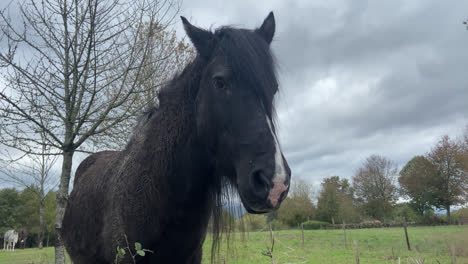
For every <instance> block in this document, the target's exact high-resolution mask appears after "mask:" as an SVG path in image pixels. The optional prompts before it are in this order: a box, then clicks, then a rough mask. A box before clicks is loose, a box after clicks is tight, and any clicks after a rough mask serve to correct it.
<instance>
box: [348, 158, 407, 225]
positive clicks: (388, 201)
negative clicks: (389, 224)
mask: <svg viewBox="0 0 468 264" xmlns="http://www.w3.org/2000/svg"><path fill="white" fill-rule="evenodd" d="M397 171H398V169H397V165H396V164H395V163H394V162H393V161H391V160H389V159H387V158H385V157H383V156H379V155H371V156H370V157H368V158H367V159H366V161H365V162H364V163H363V165H362V167H361V168H359V169H358V170H357V172H356V174H355V175H354V177H353V188H354V190H355V194H356V196H357V199H358V201H360V202H361V203H362V205H363V206H364V208H365V210H366V213H367V214H368V215H369V216H371V217H374V218H377V219H382V218H384V217H385V216H388V214H389V212H390V211H391V210H390V209H391V207H392V205H393V204H394V203H395V201H396V198H397V197H396V190H397V189H396V186H395V180H396V176H397V174H398V172H397Z"/></svg>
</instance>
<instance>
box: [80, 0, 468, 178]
mask: <svg viewBox="0 0 468 264" xmlns="http://www.w3.org/2000/svg"><path fill="white" fill-rule="evenodd" d="M269 11H273V12H274V14H275V18H276V25H277V30H276V35H275V38H274V41H273V43H272V49H273V52H274V53H275V55H276V57H277V61H278V65H279V80H280V89H281V94H280V95H279V98H277V104H278V111H277V112H278V117H279V118H278V119H279V120H278V127H279V137H280V143H281V145H282V148H283V151H284V154H285V157H286V159H287V160H288V162H289V165H290V167H291V169H292V172H293V177H301V178H304V179H307V180H309V181H311V182H313V183H315V184H317V185H318V184H319V183H320V181H321V180H322V179H323V178H324V177H328V176H332V175H338V176H341V177H346V178H351V177H352V176H353V174H354V172H355V170H356V169H357V168H358V167H359V166H360V165H361V163H362V162H363V160H364V159H365V158H366V157H368V156H369V155H371V154H380V155H383V156H386V157H388V158H390V159H392V160H394V161H395V162H397V164H398V165H399V166H400V168H401V167H402V166H403V165H404V164H406V162H407V161H408V160H410V159H411V158H412V157H413V156H415V155H421V154H426V153H427V152H428V151H429V150H430V149H431V147H432V146H433V145H434V144H435V142H436V141H437V140H438V138H440V137H441V136H442V135H443V134H448V135H450V136H451V137H456V136H458V135H460V134H461V133H462V131H463V129H464V127H465V126H466V125H468V30H466V27H465V25H463V24H462V22H463V21H464V20H465V19H467V18H468V1H440V0H438V1H428V0H419V1H417V0H411V1H406V0H391V1H346V0H327V1H323V0H322V1H314V0H288V1H280V0H277V1H272V0H256V1H252V0H248V1H247V0H236V1H232V0H229V1H219V0H205V1H194V0H185V2H184V4H183V7H182V12H181V15H183V16H185V17H187V18H188V19H189V20H190V22H191V23H193V24H195V25H197V26H201V27H204V28H213V29H214V28H216V27H219V26H222V25H226V24H228V25H235V26H239V27H247V28H253V27H257V26H259V25H260V24H261V22H262V21H263V19H264V18H265V17H266V16H267V14H268V12H269ZM175 27H176V29H177V31H178V35H179V36H183V35H184V32H183V29H182V25H181V23H180V22H177V23H176V24H175ZM83 157H84V156H82V155H78V156H77V158H79V159H82V158H83ZM78 164H79V161H78V160H77V161H76V162H74V165H75V166H74V167H76V165H78ZM317 187H318V186H317Z"/></svg>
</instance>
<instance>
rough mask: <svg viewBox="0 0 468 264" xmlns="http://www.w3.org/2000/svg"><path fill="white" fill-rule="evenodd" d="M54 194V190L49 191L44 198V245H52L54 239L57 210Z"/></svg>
mask: <svg viewBox="0 0 468 264" xmlns="http://www.w3.org/2000/svg"><path fill="white" fill-rule="evenodd" d="M55 194H56V193H55V192H54V191H49V192H48V193H47V195H46V196H45V199H44V223H45V225H44V229H45V236H44V238H45V240H46V243H45V245H46V246H49V243H50V244H51V245H52V244H53V242H54V241H55V215H56V211H57V202H56V200H55Z"/></svg>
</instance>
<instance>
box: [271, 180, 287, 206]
mask: <svg viewBox="0 0 468 264" xmlns="http://www.w3.org/2000/svg"><path fill="white" fill-rule="evenodd" d="M287 189H288V186H286V185H284V184H282V183H275V185H273V188H271V190H270V193H269V194H268V200H270V202H271V205H272V206H273V207H276V205H278V201H279V198H280V196H281V194H282V193H283V192H285V191H286V190H287Z"/></svg>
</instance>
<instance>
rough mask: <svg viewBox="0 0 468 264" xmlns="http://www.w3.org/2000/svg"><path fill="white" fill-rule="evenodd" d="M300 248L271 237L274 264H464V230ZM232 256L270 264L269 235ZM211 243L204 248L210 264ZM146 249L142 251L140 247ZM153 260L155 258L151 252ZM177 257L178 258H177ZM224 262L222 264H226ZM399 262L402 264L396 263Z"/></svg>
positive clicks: (23, 256)
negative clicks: (265, 253)
mask: <svg viewBox="0 0 468 264" xmlns="http://www.w3.org/2000/svg"><path fill="white" fill-rule="evenodd" d="M304 233H305V235H304V246H302V241H301V240H302V239H301V237H302V235H301V231H299V230H286V231H277V232H274V237H275V245H274V250H273V257H274V260H275V263H278V264H279V263H283V264H286V263H290V264H292V263H320V264H322V263H349V264H353V263H356V256H355V254H356V249H355V244H354V241H355V242H356V245H357V249H358V251H359V259H360V263H361V264H364V263H372V264H373V263H376V264H378V263H402V264H406V263H411V264H412V263H418V264H419V263H425V264H427V263H449V264H451V263H454V262H453V261H456V263H457V264H468V226H438V227H409V228H408V233H409V237H410V242H411V246H412V249H413V250H412V251H408V250H407V248H406V241H405V237H404V231H403V229H402V228H379V229H359V230H347V231H346V235H347V248H345V245H344V236H343V230H313V231H305V232H304ZM234 236H235V239H234V241H233V242H232V243H231V244H230V250H229V251H226V244H225V243H224V245H223V246H222V249H221V253H220V261H219V262H220V263H238V264H244V263H272V262H271V259H270V257H267V256H264V255H263V254H262V251H265V250H266V248H267V245H271V244H270V234H269V232H251V233H248V234H247V233H245V234H244V237H245V239H244V241H242V239H241V237H240V234H235V235H234ZM210 243H211V240H210V239H207V241H206V243H205V246H204V256H205V260H204V261H203V263H209V262H210V261H209V255H210V253H209V252H210V245H211V244H210ZM143 247H144V245H143ZM53 253H54V251H53V248H45V249H43V250H38V249H27V250H16V251H15V252H4V251H1V252H0V263H1V264H26V263H35V264H36V263H53V260H54V257H53ZM155 254H157V252H155ZM175 254H176V253H175ZM224 260H225V262H224ZM399 260H400V262H399Z"/></svg>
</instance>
